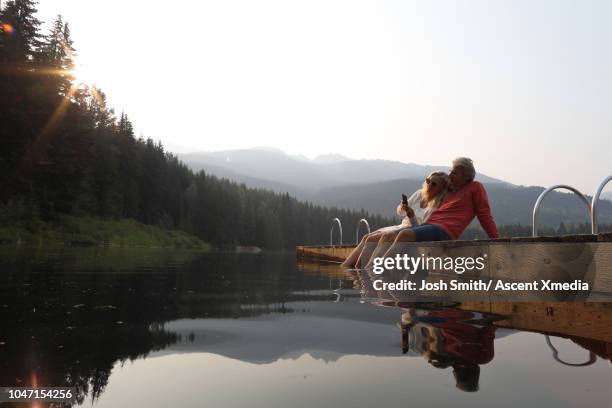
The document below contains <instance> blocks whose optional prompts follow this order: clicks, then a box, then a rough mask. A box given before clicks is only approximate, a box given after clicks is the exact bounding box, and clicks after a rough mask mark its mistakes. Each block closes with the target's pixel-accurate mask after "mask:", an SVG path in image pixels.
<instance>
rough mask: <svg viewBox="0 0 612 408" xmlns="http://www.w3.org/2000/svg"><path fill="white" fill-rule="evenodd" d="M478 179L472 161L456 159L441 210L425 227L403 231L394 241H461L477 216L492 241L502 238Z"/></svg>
mask: <svg viewBox="0 0 612 408" xmlns="http://www.w3.org/2000/svg"><path fill="white" fill-rule="evenodd" d="M475 176H476V170H475V169H474V164H473V163H472V160H471V159H468V158H466V157H459V158H457V159H455V160H453V168H452V170H451V172H450V174H449V177H450V181H451V184H450V189H449V193H448V194H447V195H446V198H445V199H444V202H443V203H442V205H441V206H440V208H438V209H437V210H436V211H435V212H434V213H433V214H431V216H430V217H429V219H428V220H427V223H426V224H423V225H419V226H418V227H414V228H411V229H406V230H403V231H401V232H400V233H399V234H398V235H397V237H396V238H395V242H398V241H399V242H414V241H444V240H449V239H458V238H459V236H460V235H461V233H463V231H464V230H465V229H466V228H467V227H468V225H470V223H471V222H472V220H473V219H474V217H478V221H479V222H480V225H481V226H482V228H483V229H484V230H485V232H486V233H487V235H488V236H489V238H491V239H495V238H499V233H498V232H497V226H496V225H495V221H494V220H493V216H492V215H491V208H490V207H489V199H488V198H487V192H486V191H485V189H484V187H483V185H482V184H480V183H479V182H478V181H474V177H475Z"/></svg>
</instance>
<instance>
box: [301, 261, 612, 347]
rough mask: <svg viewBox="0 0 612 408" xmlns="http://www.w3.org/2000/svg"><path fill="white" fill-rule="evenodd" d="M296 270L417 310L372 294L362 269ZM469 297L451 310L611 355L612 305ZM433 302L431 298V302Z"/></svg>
mask: <svg viewBox="0 0 612 408" xmlns="http://www.w3.org/2000/svg"><path fill="white" fill-rule="evenodd" d="M298 267H299V268H300V270H303V271H308V272H313V273H314V272H316V273H320V274H324V275H327V276H330V277H338V276H339V275H340V274H342V273H344V274H345V275H344V276H345V277H346V278H349V279H352V280H353V281H354V287H355V288H356V289H358V290H361V292H362V293H363V295H364V296H366V297H367V298H368V299H369V300H370V301H372V302H373V303H377V304H382V305H385V306H392V307H401V308H406V307H408V308H410V307H419V306H418V305H419V304H424V303H415V302H414V301H413V299H411V297H410V296H408V295H406V296H403V295H402V293H401V292H393V293H391V292H387V291H375V290H373V289H372V287H371V283H372V281H371V276H370V274H368V272H366V271H363V270H358V271H351V272H350V273H346V270H345V269H343V268H342V267H341V266H339V265H338V264H337V263H329V262H319V263H317V262H312V261H307V260H302V261H299V262H298ZM468 299H469V297H467V298H466V297H464V298H462V297H461V296H460V295H459V296H457V297H456V299H455V301H454V302H450V303H449V302H446V304H452V306H453V307H454V308H457V309H461V310H465V311H470V312H482V313H491V314H494V315H497V316H499V319H496V320H495V322H494V323H493V324H494V325H495V326H498V327H503V328H508V329H516V330H522V331H531V332H538V333H543V334H551V335H555V336H560V337H567V338H571V339H572V341H574V342H576V343H578V344H581V345H582V346H583V347H585V348H589V349H591V348H593V347H594V348H595V349H597V350H599V352H598V353H597V354H599V355H600V356H602V357H605V358H609V357H606V356H610V355H612V303H608V302H561V301H558V302H552V301H546V302H499V301H492V300H489V301H472V300H468ZM432 300H435V299H432Z"/></svg>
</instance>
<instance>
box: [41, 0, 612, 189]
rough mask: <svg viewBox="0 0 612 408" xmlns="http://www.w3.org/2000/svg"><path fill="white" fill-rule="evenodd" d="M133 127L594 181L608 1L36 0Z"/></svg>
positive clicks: (603, 111)
mask: <svg viewBox="0 0 612 408" xmlns="http://www.w3.org/2000/svg"><path fill="white" fill-rule="evenodd" d="M39 9H40V18H42V19H44V20H45V21H50V20H51V19H52V18H53V16H54V15H56V14H57V13H61V14H62V15H63V16H64V17H65V18H66V19H67V20H68V21H69V22H70V24H71V27H72V33H73V38H74V40H75V46H76V48H77V51H78V53H79V58H80V63H81V64H83V67H84V70H85V71H86V72H87V73H88V75H89V76H90V77H92V78H95V81H96V82H97V84H98V85H99V86H100V87H101V88H102V89H103V90H104V91H105V92H106V94H107V95H108V97H109V100H110V103H111V105H112V106H114V107H115V109H116V110H117V111H118V112H120V111H121V110H125V111H126V112H127V113H128V115H129V116H130V117H131V119H132V121H133V122H134V125H135V127H136V130H137V132H138V134H140V133H142V134H144V135H145V136H146V137H152V138H154V139H160V140H162V142H163V143H164V144H165V145H166V146H168V147H169V148H170V150H173V149H177V148H178V147H179V146H183V147H187V148H190V149H191V150H209V151H210V150H223V149H235V148H247V147H252V146H263V145H265V146H273V147H278V148H280V149H282V150H285V151H287V152H288V153H300V154H305V155H307V156H314V155H317V154H321V153H329V152H335V153H341V154H344V155H347V156H350V157H354V158H383V159H393V160H400V161H404V162H415V163H421V164H443V165H444V164H447V163H449V162H450V160H451V159H452V158H453V157H455V156H459V155H465V156H470V157H472V158H473V159H474V161H475V163H476V165H477V170H478V171H482V172H484V173H487V174H489V175H491V176H494V177H498V178H501V179H504V180H507V181H510V182H513V183H517V184H528V185H531V184H538V185H550V184H553V183H558V182H563V183H569V184H573V185H575V186H576V187H578V188H580V189H583V191H584V192H586V193H588V194H592V192H593V191H594V190H595V187H596V185H597V184H598V183H599V182H600V181H601V180H602V179H603V178H604V177H605V176H607V175H609V174H611V173H612V160H611V156H612V137H611V133H612V132H611V131H612V79H611V73H612V25H611V24H610V18H611V17H612V2H607V1H577V0H576V1H537V2H534V1H504V2H502V1H487V0H484V1H400V0H398V1H381V0H375V1H358V0H346V1H334V0H325V1H317V0H307V1H293V0H278V1H270V0H258V1H253V0H245V1H240V0H218V1H188V0H173V1H171V2H161V1H151V0H149V1H137V0H103V1H102V0H87V1H86V0H42V1H40V4H39Z"/></svg>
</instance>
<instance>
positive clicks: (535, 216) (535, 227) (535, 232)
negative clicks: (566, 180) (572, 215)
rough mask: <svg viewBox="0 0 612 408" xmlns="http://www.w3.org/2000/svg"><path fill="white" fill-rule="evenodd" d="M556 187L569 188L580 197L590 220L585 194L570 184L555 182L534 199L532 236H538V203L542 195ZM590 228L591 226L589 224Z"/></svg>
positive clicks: (589, 209) (589, 210) (542, 198)
mask: <svg viewBox="0 0 612 408" xmlns="http://www.w3.org/2000/svg"><path fill="white" fill-rule="evenodd" d="M558 188H563V189H565V190H569V191H571V192H573V193H574V194H576V195H577V196H578V197H580V199H581V200H582V201H583V202H584V203H585V204H586V206H587V210H588V212H589V220H592V213H591V203H590V202H589V200H588V199H587V198H586V196H585V195H584V194H582V193H581V192H580V191H579V190H578V189H576V188H574V187H572V186H568V185H566V184H556V185H554V186H552V187H548V188H547V189H546V190H544V191H542V194H540V196H539V197H538V199H537V200H536V203H535V205H534V206H533V214H532V218H531V221H532V228H531V235H532V236H534V237H537V236H538V210H539V209H540V204H542V200H544V197H546V195H547V194H548V193H550V192H551V191H553V190H556V189H558ZM591 229H592V226H591Z"/></svg>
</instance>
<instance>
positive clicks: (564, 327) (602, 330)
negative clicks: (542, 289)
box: [457, 302, 612, 352]
mask: <svg viewBox="0 0 612 408" xmlns="http://www.w3.org/2000/svg"><path fill="white" fill-rule="evenodd" d="M457 307H458V308H460V309H464V310H469V311H473V312H488V313H494V314H496V315H500V316H503V317H504V318H503V319H502V320H498V321H496V322H495V325H496V326H500V327H506V328H512V329H518V330H526V331H535V332H539V333H545V334H554V335H560V336H563V337H583V338H588V339H593V340H599V341H603V342H606V343H608V347H610V351H611V352H612V303H599V302H593V303H579V302H524V303H523V302H512V303H511V302H461V303H459V304H458V305H457Z"/></svg>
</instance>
